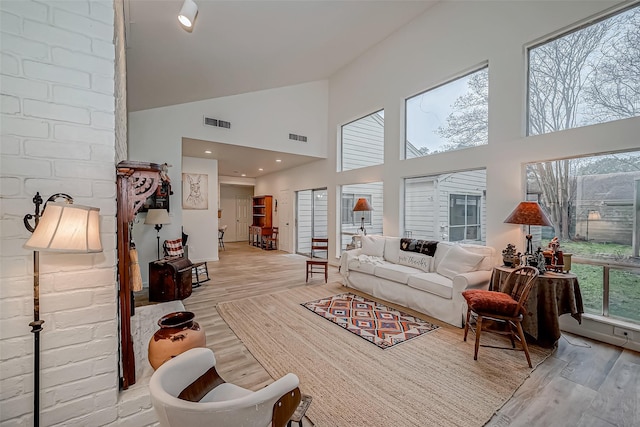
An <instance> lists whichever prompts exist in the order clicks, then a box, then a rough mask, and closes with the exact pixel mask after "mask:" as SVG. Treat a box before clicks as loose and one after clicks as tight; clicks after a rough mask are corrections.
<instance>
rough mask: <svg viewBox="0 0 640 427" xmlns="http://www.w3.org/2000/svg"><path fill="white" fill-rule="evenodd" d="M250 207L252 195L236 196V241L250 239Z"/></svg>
mask: <svg viewBox="0 0 640 427" xmlns="http://www.w3.org/2000/svg"><path fill="white" fill-rule="evenodd" d="M250 207H251V198H250V197H242V196H238V197H236V241H238V242H243V241H248V240H249V226H250V225H251V223H250V221H251V219H250V218H251V217H250V215H249V209H250Z"/></svg>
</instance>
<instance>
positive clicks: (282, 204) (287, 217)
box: [277, 189, 292, 252]
mask: <svg viewBox="0 0 640 427" xmlns="http://www.w3.org/2000/svg"><path fill="white" fill-rule="evenodd" d="M277 204H278V208H277V209H278V216H279V218H278V220H279V221H278V226H279V227H280V233H279V234H280V235H279V236H278V238H279V242H278V249H280V250H281V251H285V252H291V230H292V227H291V203H289V190H288V189H286V190H280V197H279V198H278V200H277Z"/></svg>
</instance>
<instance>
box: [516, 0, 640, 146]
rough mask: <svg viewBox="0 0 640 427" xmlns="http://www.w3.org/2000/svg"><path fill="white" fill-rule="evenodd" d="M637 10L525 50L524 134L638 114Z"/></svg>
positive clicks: (639, 29)
mask: <svg viewBox="0 0 640 427" xmlns="http://www.w3.org/2000/svg"><path fill="white" fill-rule="evenodd" d="M638 76H640V6H637V5H636V6H635V7H633V8H630V9H627V10H625V11H623V12H622V13H618V14H616V15H613V16H608V17H606V18H604V19H602V20H600V21H598V22H596V23H593V24H590V25H586V26H583V27H581V28H579V29H577V30H575V31H573V32H571V33H568V34H564V35H562V36H560V37H557V38H555V39H553V40H550V41H546V42H544V43H542V44H540V45H537V46H534V47H531V48H530V49H529V90H528V97H529V99H528V103H529V114H528V116H529V120H528V134H529V135H538V134H544V133H549V132H555V131H559V130H562V129H571V128H576V127H580V126H586V125H591V124H596V123H604V122H609V121H612V120H618V119H624V118H627V117H635V116H638V115H640V78H639V77H638Z"/></svg>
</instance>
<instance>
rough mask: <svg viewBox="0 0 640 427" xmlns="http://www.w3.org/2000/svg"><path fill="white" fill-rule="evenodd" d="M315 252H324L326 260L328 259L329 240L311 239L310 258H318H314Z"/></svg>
mask: <svg viewBox="0 0 640 427" xmlns="http://www.w3.org/2000/svg"><path fill="white" fill-rule="evenodd" d="M316 252H326V253H327V254H326V258H328V257H329V239H327V238H319V237H313V238H312V239H311V258H320V257H316V254H315V253H316Z"/></svg>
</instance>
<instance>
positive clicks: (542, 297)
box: [489, 266, 584, 348]
mask: <svg viewBox="0 0 640 427" xmlns="http://www.w3.org/2000/svg"><path fill="white" fill-rule="evenodd" d="M512 271H513V268H511V267H504V266H502V267H495V268H494V269H493V274H492V275H491V283H490V287H489V289H491V290H494V291H502V292H507V293H508V292H509V291H510V289H502V285H503V283H504V282H505V281H506V279H507V276H508V275H509V273H511V272H512ZM525 308H526V314H525V316H524V318H523V320H522V328H523V329H524V332H525V333H526V334H527V335H529V336H530V337H531V338H533V339H534V340H535V342H536V343H537V344H538V345H540V346H542V347H548V348H551V347H553V346H554V345H555V344H556V343H557V341H558V340H559V339H560V321H559V317H560V316H561V315H563V314H566V313H569V314H571V317H573V318H574V319H576V320H577V321H578V323H582V313H584V307H583V305H582V294H581V293H580V285H579V284H578V277H577V276H576V275H575V274H572V273H554V272H550V271H547V272H545V273H544V274H542V275H540V276H538V277H537V278H536V282H535V284H534V285H533V289H532V290H531V293H530V294H529V299H528V300H527V304H526V307H525Z"/></svg>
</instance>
